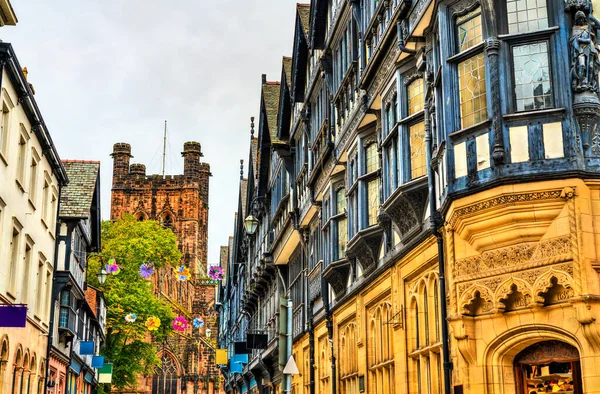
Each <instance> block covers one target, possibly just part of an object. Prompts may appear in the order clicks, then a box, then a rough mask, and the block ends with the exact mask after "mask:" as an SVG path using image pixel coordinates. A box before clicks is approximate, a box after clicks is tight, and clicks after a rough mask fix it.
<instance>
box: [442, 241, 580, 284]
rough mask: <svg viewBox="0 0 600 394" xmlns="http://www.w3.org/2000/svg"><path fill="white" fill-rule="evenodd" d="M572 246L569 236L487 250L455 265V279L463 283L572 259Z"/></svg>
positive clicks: (458, 261)
mask: <svg viewBox="0 0 600 394" xmlns="http://www.w3.org/2000/svg"><path fill="white" fill-rule="evenodd" d="M570 247H571V241H570V237H569V236H568V235H567V236H561V237H556V238H552V239H549V240H544V241H541V242H529V243H522V244H518V245H514V246H509V247H506V248H501V249H495V250H490V251H487V252H483V253H482V254H480V255H478V256H472V257H467V258H464V259H460V260H457V261H456V262H455V264H454V267H453V273H454V277H455V281H456V282H462V281H466V280H472V279H474V278H478V277H483V276H485V277H489V276H494V275H497V274H500V273H506V272H512V271H517V270H523V269H528V268H532V267H536V266H542V265H548V264H555V263H558V262H564V261H568V260H570V259H571V250H570Z"/></svg>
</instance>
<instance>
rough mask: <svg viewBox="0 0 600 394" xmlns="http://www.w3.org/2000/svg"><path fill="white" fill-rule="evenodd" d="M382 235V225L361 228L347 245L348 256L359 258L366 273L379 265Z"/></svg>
mask: <svg viewBox="0 0 600 394" xmlns="http://www.w3.org/2000/svg"><path fill="white" fill-rule="evenodd" d="M382 237H383V229H382V228H381V227H379V226H371V227H367V228H366V229H363V230H360V231H359V232H358V233H357V234H356V236H354V238H353V239H352V240H351V241H350V242H349V243H348V245H347V247H346V256H348V257H350V258H356V259H358V261H359V262H360V266H361V267H362V269H363V272H364V273H365V274H367V273H369V272H371V271H372V270H374V269H375V267H376V266H377V261H378V260H379V248H380V247H381V241H382Z"/></svg>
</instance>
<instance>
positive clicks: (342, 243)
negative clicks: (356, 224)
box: [337, 217, 348, 259]
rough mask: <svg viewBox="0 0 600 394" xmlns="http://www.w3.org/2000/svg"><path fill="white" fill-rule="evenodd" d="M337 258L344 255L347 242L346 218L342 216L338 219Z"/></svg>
mask: <svg viewBox="0 0 600 394" xmlns="http://www.w3.org/2000/svg"><path fill="white" fill-rule="evenodd" d="M337 226H338V259H341V258H342V257H344V253H346V244H347V243H348V219H346V217H344V218H343V219H340V220H338V222H337Z"/></svg>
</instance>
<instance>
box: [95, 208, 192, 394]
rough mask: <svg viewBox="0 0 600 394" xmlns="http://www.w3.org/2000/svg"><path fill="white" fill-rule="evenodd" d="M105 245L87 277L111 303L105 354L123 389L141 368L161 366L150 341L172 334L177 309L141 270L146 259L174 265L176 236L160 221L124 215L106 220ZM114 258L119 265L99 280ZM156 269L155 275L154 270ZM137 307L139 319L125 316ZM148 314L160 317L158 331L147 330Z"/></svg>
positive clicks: (159, 265)
mask: <svg viewBox="0 0 600 394" xmlns="http://www.w3.org/2000/svg"><path fill="white" fill-rule="evenodd" d="M101 241H102V250H101V252H100V253H97V254H93V255H92V256H91V257H90V260H89V266H88V273H90V275H89V277H88V281H89V283H91V284H93V285H96V286H99V287H100V288H101V289H102V291H103V292H104V298H105V300H106V305H107V308H108V309H107V316H106V327H107V333H106V342H105V347H104V350H103V352H102V353H103V355H104V356H105V357H106V359H107V362H111V363H113V378H112V385H113V386H116V387H117V388H119V389H124V388H128V387H131V386H135V385H136V381H137V378H138V376H139V375H140V374H149V373H152V371H154V369H155V368H156V367H159V366H160V359H159V358H158V357H157V355H156V351H155V349H154V347H153V346H152V343H151V342H160V341H162V340H164V339H165V338H166V337H167V336H169V335H171V334H172V328H171V321H172V320H173V318H174V317H175V316H174V313H173V311H172V310H171V308H170V306H169V304H167V302H166V301H165V300H164V299H159V298H157V297H156V295H155V292H154V289H153V285H152V281H151V280H149V279H143V278H142V277H141V276H140V274H139V268H140V266H141V265H142V264H153V265H154V267H155V268H156V269H158V268H162V267H175V266H177V265H178V264H179V263H180V261H181V253H180V252H179V250H178V249H177V238H176V237H175V235H174V234H173V232H172V231H171V230H169V229H163V228H162V227H161V226H160V224H159V223H158V222H156V221H151V220H147V221H141V222H140V221H137V220H136V219H135V218H134V217H133V216H131V215H126V216H124V217H123V218H122V219H121V220H118V221H116V222H110V221H105V222H103V223H102V231H101ZM109 259H115V261H116V263H117V264H118V265H119V266H120V267H121V270H120V271H119V273H118V274H116V275H109V277H108V279H107V280H106V282H105V283H104V284H103V285H99V284H98V282H97V279H96V273H97V272H98V271H99V270H100V269H101V268H102V267H103V266H104V265H105V264H107V263H108V261H109ZM154 275H157V273H156V272H155V273H154ZM131 313H134V314H135V315H136V316H137V320H136V321H135V322H132V323H128V322H127V321H125V316H126V315H128V314H131ZM150 316H156V317H158V318H159V319H160V320H161V327H160V329H159V330H157V331H148V329H147V328H146V325H145V322H146V319H147V318H148V317H150Z"/></svg>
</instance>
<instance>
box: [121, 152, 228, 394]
mask: <svg viewBox="0 0 600 394" xmlns="http://www.w3.org/2000/svg"><path fill="white" fill-rule="evenodd" d="M182 155H183V158H184V173H183V174H181V175H175V176H170V175H167V176H162V175H146V168H145V166H144V165H143V164H131V165H130V158H131V157H133V156H132V155H131V146H130V145H129V144H126V143H117V144H115V145H114V149H113V153H112V157H113V182H112V195H111V215H110V217H111V220H118V219H119V218H120V217H121V216H122V215H123V214H125V213H128V214H132V215H134V216H135V217H136V218H138V220H157V221H159V222H160V223H161V224H162V225H163V226H164V227H168V228H170V229H172V230H173V232H174V233H175V235H176V236H177V238H178V247H179V249H180V251H181V253H182V255H183V259H182V264H183V265H185V266H186V267H188V268H189V269H190V271H191V272H192V274H193V275H192V276H193V277H192V279H191V280H189V281H185V282H180V281H179V280H177V279H176V277H175V275H174V272H173V270H172V269H166V268H165V269H163V270H162V271H161V272H158V274H157V275H154V276H153V281H154V288H155V291H156V294H157V295H159V296H161V297H164V298H165V299H166V300H167V301H168V302H169V303H170V304H171V305H172V306H173V309H174V310H175V311H176V313H177V314H178V315H180V316H185V317H186V318H188V320H190V321H191V319H192V318H193V317H196V316H201V317H203V318H204V321H205V322H206V324H205V326H204V327H203V328H202V329H201V331H202V332H199V330H197V329H192V327H191V324H190V328H188V330H187V331H186V332H185V333H182V334H181V335H175V337H173V338H169V339H168V340H167V342H165V343H160V344H157V351H158V352H159V355H160V357H161V358H162V362H163V366H162V368H161V369H159V370H157V371H156V373H155V374H154V376H153V377H149V378H148V379H142V380H141V381H140V382H139V385H138V387H137V391H138V392H145V393H150V392H151V393H152V394H179V393H196V392H197V390H199V389H200V390H210V391H208V392H213V390H214V392H218V387H219V385H218V381H219V376H218V371H217V370H216V366H215V365H214V350H213V345H212V344H211V341H210V339H207V338H206V336H205V335H204V334H205V331H206V330H207V329H208V330H214V332H215V333H216V315H215V313H214V309H213V303H214V285H211V284H210V282H207V281H206V269H207V239H208V234H207V229H208V192H209V177H210V175H211V174H210V166H209V164H208V163H204V162H201V160H200V158H201V157H202V152H201V149H200V144H199V143H197V142H186V143H185V145H184V150H183V152H182Z"/></svg>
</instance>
